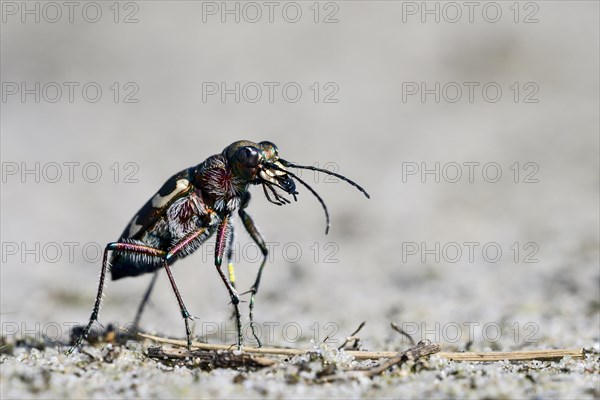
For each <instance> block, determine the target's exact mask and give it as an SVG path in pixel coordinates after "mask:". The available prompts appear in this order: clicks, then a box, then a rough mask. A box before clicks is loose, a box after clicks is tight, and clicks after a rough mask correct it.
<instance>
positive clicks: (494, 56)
mask: <svg viewBox="0 0 600 400" xmlns="http://www.w3.org/2000/svg"><path fill="white" fill-rule="evenodd" d="M75 3H76V4H75V6H74V8H73V9H72V18H71V17H70V15H69V8H68V7H67V6H65V5H63V4H62V3H56V4H58V5H59V6H58V8H57V7H55V6H52V5H50V6H48V4H49V3H44V2H27V3H21V2H2V18H3V20H2V27H1V35H2V38H1V46H2V47H1V58H2V60H1V69H2V72H1V75H2V76H1V80H2V96H3V97H2V103H1V137H2V138H1V147H2V151H1V155H2V173H3V176H2V197H1V200H2V223H1V233H2V239H1V241H2V246H3V247H2V266H1V270H0V273H1V275H0V277H1V283H0V285H1V286H0V288H1V307H0V313H1V314H0V318H1V319H2V330H3V333H5V334H7V333H9V334H10V333H14V332H15V329H17V331H18V332H17V333H21V334H27V332H26V331H28V330H29V331H36V330H37V331H42V332H45V333H47V334H48V335H55V330H52V329H54V328H53V327H55V326H56V325H58V326H60V327H61V328H64V327H66V326H68V325H66V324H68V323H74V322H80V323H83V322H86V320H87V318H88V316H89V312H90V311H91V307H92V304H93V301H94V296H95V293H96V285H97V276H98V271H99V269H100V260H99V257H98V255H97V254H96V253H95V250H97V249H98V246H104V244H105V243H107V242H110V241H114V240H116V239H117V238H118V237H119V235H120V233H121V232H122V230H123V228H124V227H125V226H126V225H127V223H128V222H129V220H130V218H131V217H132V216H133V215H134V214H135V213H136V211H137V210H138V209H139V208H140V207H141V206H142V205H143V204H144V202H145V201H146V200H147V199H149V198H150V197H151V196H153V195H154V193H155V192H156V191H157V190H158V188H159V187H160V186H161V185H162V184H163V182H164V181H165V180H166V179H167V178H168V177H170V176H171V175H172V174H174V173H176V172H178V171H180V170H182V169H184V168H187V167H189V166H192V165H195V164H198V163H200V162H201V161H203V160H204V159H205V158H207V157H208V156H210V155H212V154H215V153H218V152H221V151H222V149H223V148H224V147H226V146H227V145H228V144H230V143H231V142H233V141H235V140H239V139H249V140H254V141H261V140H270V141H273V142H275V143H276V144H277V145H278V146H279V149H280V154H281V155H282V157H284V158H286V159H290V160H293V161H296V162H298V163H304V164H308V165H317V163H318V165H320V166H321V167H323V166H329V167H337V168H339V171H338V172H340V173H342V174H344V175H346V176H348V177H350V178H351V179H354V180H356V181H357V182H359V183H360V184H362V185H363V186H364V187H365V188H366V189H367V190H368V191H369V193H370V194H371V197H372V198H371V199H370V200H367V199H365V198H364V197H363V196H362V195H361V194H360V193H359V192H357V191H356V190H354V189H353V188H352V187H350V186H348V185H346V184H344V183H342V182H337V183H331V182H323V179H324V176H321V177H320V178H319V180H318V182H317V179H316V178H315V176H314V175H313V174H312V173H307V172H305V173H304V174H303V177H305V178H306V179H307V181H308V182H310V183H311V185H313V187H314V188H315V189H316V190H317V191H318V192H319V193H320V194H321V195H322V196H323V198H324V199H325V200H326V202H327V204H328V206H329V208H330V212H331V217H332V228H331V232H330V234H329V235H328V236H325V235H324V218H323V211H322V210H321V208H320V206H319V204H318V202H317V201H316V200H315V199H314V198H313V197H312V196H311V195H310V193H308V192H307V191H306V190H305V189H304V188H300V191H301V193H300V196H299V201H298V203H293V204H292V205H289V206H286V207H276V206H274V205H271V204H269V203H268V202H267V201H266V200H265V199H264V196H263V194H262V192H261V190H260V189H259V188H257V189H254V190H253V194H254V196H253V201H252V204H251V205H250V208H249V211H250V213H251V215H252V216H253V217H254V219H255V221H256V223H257V224H258V226H259V227H260V229H261V231H262V233H263V235H264V236H265V238H266V239H267V240H268V241H270V242H277V245H276V246H275V250H274V252H273V260H272V262H270V263H269V264H268V265H267V267H266V270H265V274H264V279H263V282H262V287H261V290H260V292H259V294H258V296H257V305H256V317H257V321H258V322H259V323H262V324H265V323H267V324H268V323H273V324H276V323H279V324H280V325H278V326H277V325H272V326H275V328H274V334H275V337H274V338H273V340H272V341H270V342H269V341H268V342H267V344H279V345H281V344H284V345H291V346H294V345H299V344H295V343H293V341H292V340H289V339H290V336H291V337H296V335H295V334H294V332H293V331H290V332H286V331H285V329H284V326H286V324H288V325H289V324H297V326H299V327H300V328H301V331H302V333H301V335H300V336H301V338H300V339H299V343H300V344H303V345H307V344H308V341H309V340H310V339H311V338H312V339H317V340H323V339H324V338H325V336H326V335H327V334H333V336H334V338H336V339H339V340H343V338H344V337H345V336H346V335H348V334H349V333H350V332H351V331H352V330H354V328H355V327H356V326H358V324H359V323H360V322H361V321H363V320H366V321H367V325H366V327H365V328H364V330H363V331H362V332H361V336H362V337H363V338H364V340H365V345H366V346H369V347H378V348H381V346H382V345H383V346H387V345H390V346H395V345H398V343H399V342H400V341H401V339H402V338H401V337H400V336H398V335H397V334H395V333H394V332H392V331H391V329H389V323H390V322H396V323H398V324H404V325H403V326H404V327H405V328H406V329H407V330H410V331H411V332H413V333H414V334H415V337H416V338H417V339H420V338H425V337H427V338H429V339H432V340H437V341H440V342H442V343H445V344H447V345H451V346H455V347H458V348H464V346H466V345H467V342H469V341H472V342H473V348H475V349H486V348H492V349H511V348H512V349H514V348H521V347H538V348H540V347H551V346H563V347H564V346H590V345H592V344H593V343H597V341H598V336H599V335H598V323H599V319H598V318H599V317H598V312H599V307H600V300H599V276H600V274H599V270H598V262H599V260H598V241H599V237H598V235H599V233H598V231H599V226H598V225H599V213H598V202H599V199H598V197H599V194H598V193H599V181H598V168H599V162H598V149H599V143H598V142H599V135H598V132H599V111H598V110H599V101H598V92H599V82H598V70H599V65H598V48H599V42H598V38H599V32H598V11H599V10H598V3H597V2H589V1H579V2H578V1H574V2H571V1H552V2H550V1H544V2H524V3H514V2H497V3H493V4H492V5H491V6H490V3H487V2H482V3H477V4H476V7H475V8H474V9H472V15H469V8H468V7H467V6H466V5H464V4H463V3H453V4H455V5H457V6H455V5H452V6H447V4H446V3H440V2H427V3H422V2H387V1H386V2H366V1H352V2H320V3H314V2H293V3H290V2H282V3H280V2H275V3H274V6H273V8H269V7H271V6H267V5H265V4H264V3H262V2H258V3H242V2H226V3H222V2H187V1H175V2H167V1H151V2H150V1H147V2H146V1H141V2H140V1H138V2H124V3H118V5H117V6H115V4H114V3H113V2H98V3H94V4H95V5H92V6H89V5H87V3H83V2H82V3H79V2H75ZM515 4H516V5H515ZM23 7H27V9H24V8H23ZM36 7H37V8H36ZM27 10H33V11H31V12H27ZM227 10H230V11H231V10H233V11H231V12H227ZM269 10H270V11H271V12H272V15H271V16H269ZM298 10H299V11H300V13H301V14H298V13H297V12H298ZM427 10H430V11H431V10H433V11H431V12H430V13H428V12H427ZM498 10H499V11H500V14H497V11H498ZM98 11H99V12H100V13H101V14H98ZM257 11H259V12H260V14H257ZM457 11H459V12H460V13H461V14H460V15H459V14H457ZM57 12H60V15H59V14H57ZM36 18H39V22H36ZM70 18H71V19H72V22H71V21H70V20H69V19H70ZM236 18H239V22H236ZM270 18H272V21H270V20H269V19H270ZM436 19H438V20H439V22H438V21H436ZM296 20H297V21H296ZM53 21H54V22H53ZM94 21H96V22H94ZM253 21H255V22H253ZM293 21H296V22H293ZM315 21H316V22H315ZM236 82H239V85H240V86H239V90H237V95H238V96H239V102H236V99H235V96H236V93H235V92H236V89H235V88H236V86H235V85H236ZM436 83H439V89H438V90H436ZM222 84H223V85H225V86H224V88H225V89H229V90H232V89H233V92H230V94H225V95H224V96H225V97H224V101H222V98H221V95H222V92H221V88H222V86H221V85H222ZM36 85H39V86H36ZM286 85H287V86H286ZM422 85H424V86H422ZM469 85H471V86H469ZM57 87H60V88H61V92H60V93H59V92H58V91H57V90H56V88H57ZM69 87H72V88H73V92H72V98H69ZM98 87H99V88H100V89H101V94H98V93H96V90H97V88H98ZM257 87H259V88H261V90H262V92H261V95H260V97H259V96H258V92H256V88H257ZM269 87H272V88H273V98H272V99H269ZM284 87H285V88H286V91H284V90H283V88H284ZM457 87H459V88H461V90H462V93H460V94H459V93H458V92H456V88H457ZM469 87H472V88H473V97H472V98H469V93H468V88H469ZM484 87H485V88H487V89H486V91H485V92H484V91H483V88H484ZM84 88H85V90H84ZM215 88H217V89H218V90H219V92H217V93H216V94H213V92H214V90H215ZM297 88H300V90H301V94H300V95H299V96H297V94H296V92H295V91H296V90H297ZM496 88H500V89H501V91H502V94H501V97H499V98H496V94H495V93H494V90H496ZM422 89H425V90H430V92H425V94H423V91H422ZM488 89H489V91H488ZM28 90H29V91H28ZM211 90H212V91H211ZM415 90H417V92H416V93H415ZM436 92H437V93H436ZM427 93H429V94H427ZM436 95H437V96H439V99H438V100H439V101H436ZM36 96H37V97H39V98H38V99H36ZM422 96H424V97H422ZM37 100H39V101H37ZM255 100H256V101H255ZM271 100H272V101H271ZM296 100H297V101H296ZM254 101H255V102H254ZM65 163H66V164H65ZM328 163H329V164H328ZM436 163H437V164H436ZM465 163H479V164H465ZM515 163H517V164H515ZM488 164H489V165H491V167H493V168H492V169H488V170H486V173H485V174H484V173H483V172H482V171H483V166H485V165H488ZM57 165H58V166H59V168H58V169H57V167H56V166H57ZM69 165H71V166H72V168H73V172H74V174H73V176H72V179H69ZM436 165H439V175H440V177H439V182H436V177H435V175H434V174H425V175H421V172H422V169H423V167H424V168H427V169H435V167H436ZM456 165H458V166H460V167H461V171H462V175H461V178H460V179H453V178H454V176H455V172H454V171H455V170H456V168H455V167H456ZM467 165H474V167H473V168H474V175H473V179H471V180H472V182H470V180H469V177H468V176H467V173H468V167H467ZM84 167H85V170H84ZM415 167H416V168H418V171H415ZM498 167H499V169H500V170H501V172H502V175H501V176H500V177H498V178H497V179H496V178H495V173H494V171H496V170H497V169H498ZM36 168H37V172H35V171H36ZM453 168H454V170H453ZM26 169H30V170H33V171H34V172H31V173H24V170H26ZM97 170H99V171H101V173H102V175H101V176H100V177H98V178H97V179H96V177H95V175H96V173H95V172H96V171H97ZM56 171H60V174H61V175H60V177H58V178H57V177H56ZM413 172H415V173H414V174H413ZM517 172H518V173H517ZM36 180H39V182H37V181H36ZM96 180H97V181H96ZM452 180H458V182H455V183H453V182H451V181H452ZM494 180H497V181H496V182H491V181H494ZM54 181H56V182H54ZM71 181H72V182H71ZM115 181H116V182H115ZM238 228H241V226H240V225H238ZM242 230H243V229H238V230H237V232H236V240H237V241H239V243H240V246H239V249H250V250H251V248H250V247H248V244H249V243H250V239H249V237H248V235H247V234H245V233H243V232H242ZM436 243H437V244H438V246H439V248H438V250H436ZM464 243H476V244H474V245H473V246H474V253H473V257H472V258H470V257H469V254H468V249H469V248H468V247H466V245H465V244H464ZM515 243H516V244H515ZM486 244H488V245H491V246H492V250H494V249H496V248H500V249H501V250H502V254H501V257H500V258H499V259H498V260H497V261H496V262H491V261H490V257H491V258H494V257H495V256H494V255H493V252H490V253H489V254H492V256H490V257H487V256H484V254H482V248H483V247H484V246H485V245H486ZM286 245H287V247H285V246H286ZM244 246H246V247H244ZM290 246H291V247H290ZM284 247H285V248H286V249H288V250H289V253H286V252H284ZM457 247H458V248H460V249H461V251H462V255H460V256H459V257H458V258H455V253H454V251H455V250H456V248H457ZM488 247H489V246H488ZM488 247H486V248H488ZM71 248H72V249H73V253H72V254H70V251H69V249H71ZM297 248H300V249H301V251H302V255H301V256H300V257H295V255H294V252H293V250H294V249H297ZM31 249H33V250H31ZM57 249H58V251H57ZM84 249H86V250H87V251H88V254H85V252H84V251H83V250H84ZM317 249H318V252H317ZM428 249H429V250H431V249H433V252H428ZM29 250H31V251H29ZM240 252H242V251H241V250H240ZM327 256H331V258H327ZM436 256H438V257H439V259H437V260H436ZM528 256H529V258H527V257H528ZM423 258H424V259H423ZM327 261H334V262H327ZM526 261H530V262H526ZM258 265H259V263H258V261H257V260H256V259H255V257H254V253H253V252H251V251H248V252H247V253H246V254H245V255H242V256H241V259H239V261H238V262H236V267H237V277H238V284H239V287H240V289H241V290H244V289H247V288H249V287H250V285H251V283H252V281H253V279H254V276H255V274H256V270H257V268H258ZM174 273H175V276H176V280H177V282H178V283H179V286H180V289H181V291H182V294H183V297H184V299H185V301H186V303H187V305H188V308H189V310H190V312H192V314H194V315H196V316H198V317H199V318H200V319H199V320H198V322H197V323H196V332H197V333H202V330H203V329H204V330H206V329H205V328H206V326H203V325H202V323H209V324H210V323H212V324H218V325H220V324H222V323H224V322H227V328H226V330H227V329H229V330H232V329H233V326H234V325H233V324H232V322H231V321H230V320H228V318H229V315H230V312H231V311H230V308H229V306H228V303H229V299H228V296H227V294H226V291H225V289H224V288H223V285H222V283H221V282H220V280H219V278H218V276H217V274H216V273H215V271H214V266H213V264H212V260H211V257H210V252H209V250H208V248H207V249H202V250H201V251H199V252H198V254H196V255H193V256H190V257H188V258H186V259H185V260H183V261H180V262H179V263H177V264H176V267H175V269H174ZM149 279H150V276H144V277H139V278H136V279H124V280H120V281H116V282H110V281H109V282H108V286H107V290H106V297H105V301H104V306H103V309H102V312H101V315H100V321H101V322H102V323H104V324H106V323H108V322H111V321H112V322H118V323H120V324H124V323H126V322H129V321H131V319H132V318H133V315H134V314H135V309H136V307H137V305H138V301H139V299H140V298H141V295H142V293H143V291H144V288H145V286H146V285H147V283H148V282H149ZM246 305H247V303H245V304H244V308H243V312H244V316H245V317H247V308H246ZM246 322H247V320H246ZM327 323H333V325H331V324H330V325H327ZM436 324H437V325H436ZM142 326H143V328H145V329H148V330H156V331H158V332H160V333H163V334H169V335H175V336H179V337H182V336H183V333H184V331H183V324H182V322H181V319H180V315H179V312H178V309H177V305H176V302H175V301H174V296H173V295H172V293H171V290H170V287H169V285H168V282H167V280H166V279H165V276H161V279H160V280H159V283H158V284H157V289H156V290H155V293H154V295H153V297H152V304H151V306H150V307H149V308H148V310H147V313H146V314H145V316H144V318H143V322H142ZM295 326H296V325H294V327H295ZM15 327H17V328H15ZM332 327H333V328H332ZM415 327H418V328H417V329H416V330H415ZM456 327H458V329H459V331H458V333H455V330H454V329H455V328H456ZM496 327H500V329H501V332H500V334H499V335H498V334H497V333H496V332H495V330H494V329H495V328H496ZM488 328H489V329H491V330H488ZM286 329H287V328H286ZM294 329H295V328H294ZM334 330H336V331H335V332H334ZM425 331H428V332H429V333H427V332H425ZM315 332H318V334H315ZM221 333H222V332H221ZM225 333H226V335H225V336H223V335H222V334H220V335H215V336H213V337H210V338H209V339H210V340H212V341H215V342H221V341H226V342H233V340H234V339H233V334H232V333H231V332H229V333H227V332H225ZM30 334H31V333H30ZM62 334H63V336H65V337H66V331H63V332H62ZM457 335H458V336H457Z"/></svg>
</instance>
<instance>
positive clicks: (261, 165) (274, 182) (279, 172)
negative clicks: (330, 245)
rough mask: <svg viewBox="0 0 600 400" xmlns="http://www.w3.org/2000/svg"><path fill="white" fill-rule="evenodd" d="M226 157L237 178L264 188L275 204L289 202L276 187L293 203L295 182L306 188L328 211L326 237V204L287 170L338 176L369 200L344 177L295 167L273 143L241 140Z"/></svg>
mask: <svg viewBox="0 0 600 400" xmlns="http://www.w3.org/2000/svg"><path fill="white" fill-rule="evenodd" d="M223 155H224V156H225V157H226V158H227V161H228V163H229V166H230V168H231V171H232V172H233V174H234V175H235V176H236V178H238V179H242V180H244V181H245V182H247V183H252V184H255V185H262V187H263V191H264V192H265V196H266V197H267V200H268V201H270V202H271V203H273V204H277V205H279V206H282V205H284V204H287V203H290V201H289V200H288V199H287V198H285V197H283V196H282V195H281V194H279V192H278V191H277V188H279V189H282V190H283V191H284V192H286V193H287V194H291V195H292V196H294V200H296V195H297V194H298V192H296V183H295V182H294V180H296V181H298V182H299V183H300V184H301V185H303V186H304V187H306V188H307V189H308V190H309V191H310V192H311V193H312V194H313V195H314V196H315V197H316V198H317V200H319V203H321V206H322V207H323V210H324V211H325V219H326V227H325V234H327V232H328V231H329V212H328V211H327V206H326V205H325V202H324V201H323V199H322V198H321V196H319V194H318V193H317V192H316V191H315V190H314V189H313V188H312V187H311V186H310V185H309V184H308V183H306V182H305V181H303V180H302V178H300V177H299V176H298V175H296V174H294V173H293V172H291V171H289V170H288V168H298V169H308V170H312V171H317V172H321V173H324V174H328V175H332V176H335V177H337V178H340V179H341V180H343V181H346V182H347V183H349V184H350V185H352V186H354V187H355V188H357V189H358V190H360V191H361V192H362V193H363V194H364V195H365V196H366V197H367V198H370V197H369V194H368V193H367V192H366V191H365V189H363V188H362V187H361V186H359V185H358V184H357V183H356V182H354V181H352V180H350V179H348V178H346V177H345V176H343V175H340V174H338V173H335V172H332V171H328V170H326V169H321V168H317V167H312V166H306V165H299V164H295V163H292V162H289V161H286V160H284V159H282V158H279V151H278V149H277V146H275V145H274V144H273V143H271V142H267V141H265V142H260V143H254V142H250V141H248V140H240V141H238V142H234V143H232V144H230V145H229V146H227V148H226V149H225V150H223ZM271 196H273V197H271Z"/></svg>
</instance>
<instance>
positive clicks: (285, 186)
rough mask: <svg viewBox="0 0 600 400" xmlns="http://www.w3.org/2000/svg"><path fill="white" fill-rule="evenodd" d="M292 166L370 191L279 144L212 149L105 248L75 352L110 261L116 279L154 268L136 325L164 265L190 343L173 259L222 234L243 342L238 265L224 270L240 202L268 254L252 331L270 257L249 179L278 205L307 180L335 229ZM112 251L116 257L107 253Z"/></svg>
mask: <svg viewBox="0 0 600 400" xmlns="http://www.w3.org/2000/svg"><path fill="white" fill-rule="evenodd" d="M289 168H298V169H308V170H313V171H318V172H322V173H325V174H329V175H333V176H335V177H337V178H340V179H342V180H344V181H346V182H348V183H349V184H351V185H352V186H354V187H356V188H357V189H358V190H360V191H361V192H362V193H363V194H364V195H365V196H366V197H367V198H369V197H370V196H369V194H368V193H367V192H366V191H365V190H364V189H363V188H362V187H360V186H359V185H358V184H356V183H355V182H353V181H351V180H350V179H348V178H346V177H344V176H342V175H340V174H337V173H334V172H331V171H328V170H325V169H320V168H316V167H312V166H303V165H298V164H295V163H292V162H289V161H286V160H284V159H282V158H280V157H279V151H278V149H277V146H275V144H273V143H271V142H268V141H263V142H260V143H254V142H251V141H248V140H240V141H237V142H234V143H232V144H231V145H229V146H227V147H226V148H225V150H223V152H222V153H220V154H216V155H213V156H210V157H209V158H207V159H206V160H205V161H204V162H202V163H201V164H198V165H196V166H194V167H191V168H188V169H186V170H183V171H181V172H179V173H177V174H175V175H174V176H172V177H171V178H170V179H169V180H167V182H166V183H165V184H164V185H163V186H162V188H161V189H160V190H159V191H158V192H157V193H156V194H155V195H154V197H152V198H151V199H150V200H149V201H148V202H147V203H146V204H145V205H144V206H143V207H142V208H141V209H140V211H139V212H138V213H137V214H136V215H135V216H134V217H133V219H132V220H131V222H130V223H129V225H128V227H127V228H126V229H125V231H124V232H123V234H122V235H121V237H120V238H119V240H118V241H117V242H112V243H109V244H108V245H107V246H106V248H105V249H104V255H103V259H102V270H101V272H100V281H99V283H98V292H97V295H96V301H95V303H94V308H93V310H92V314H91V316H90V319H89V322H88V323H87V325H86V326H85V327H84V329H83V331H82V332H81V334H80V336H79V337H78V339H77V340H76V341H75V343H74V345H73V346H72V347H71V348H70V349H69V351H68V352H69V353H70V352H72V351H73V350H74V349H75V348H76V347H78V346H79V345H80V344H81V342H82V341H83V339H85V338H86V337H87V335H88V334H89V332H90V329H91V327H92V325H93V324H94V322H96V321H97V320H98V314H99V312H100V305H101V302H102V295H103V291H104V283H105V279H106V274H107V270H108V267H109V265H110V266H111V268H110V272H111V277H112V279H113V280H116V279H121V278H124V277H128V276H137V275H141V274H145V273H151V272H153V273H154V277H153V279H152V281H151V283H150V286H149V288H148V290H147V291H146V294H145V295H144V299H143V301H142V304H141V305H140V307H139V308H138V313H137V316H136V320H135V321H136V322H135V324H136V327H137V322H138V321H139V317H140V314H141V311H142V309H143V307H144V304H145V302H146V301H147V300H148V297H149V295H150V292H151V290H152V287H153V285H154V282H155V280H156V276H157V273H158V271H159V269H161V268H164V270H165V271H166V273H167V277H168V278H169V281H170V283H171V287H172V288H173V292H174V293H175V297H176V298H177V302H178V304H179V309H180V311H181V315H182V317H183V320H184V322H185V333H186V339H187V345H188V348H190V347H191V343H192V335H191V330H190V325H189V320H190V319H191V318H192V316H191V314H190V313H189V312H188V311H187V308H186V306H185V304H184V302H183V299H182V297H181V294H180V293H179V289H178V288H177V285H176V283H175V279H174V278H173V274H172V272H171V266H172V265H173V263H174V262H175V261H177V260H178V259H181V258H183V257H185V256H187V255H190V254H192V253H193V252H195V251H196V250H197V249H198V248H199V247H200V246H201V245H202V243H204V242H205V241H206V240H207V239H208V238H209V237H210V236H212V235H213V234H215V235H216V245H215V266H216V269H217V272H218V273H219V276H220V277H221V280H222V281H223V283H224V284H225V287H226V288H227V291H228V293H229V296H230V297H231V303H232V305H233V308H234V315H235V320H236V327H237V346H238V348H241V347H242V329H241V328H242V326H241V316H240V310H239V303H240V298H239V295H238V293H237V291H236V289H235V286H234V282H233V280H234V279H233V276H234V274H233V265H232V264H231V263H230V264H229V268H230V270H229V278H228V277H227V276H226V275H225V274H224V273H223V271H222V269H221V264H222V262H223V257H224V255H225V254H226V253H228V256H229V257H230V256H231V247H229V248H228V245H230V244H231V236H232V234H233V214H234V211H235V210H236V209H237V211H238V215H239V217H240V219H241V221H242V224H243V225H244V228H245V229H246V231H248V233H249V234H250V236H251V237H252V239H253V240H254V242H255V243H256V244H257V245H258V247H259V248H260V250H261V252H262V255H263V260H262V262H261V264H260V267H259V269H258V273H257V276H256V280H255V282H254V285H252V287H251V288H250V290H249V291H248V292H246V293H250V301H249V319H250V326H251V329H252V334H253V335H254V337H255V339H256V340H257V341H258V345H259V346H260V345H261V343H260V340H259V338H258V337H257V335H256V332H255V331H254V324H253V310H254V299H255V296H256V293H257V292H258V288H259V285H260V279H261V276H262V272H263V269H264V266H265V263H266V261H267V259H268V249H267V246H266V244H265V241H264V239H263V237H262V236H261V234H260V233H259V232H258V230H257V229H256V226H255V225H254V222H253V220H252V218H251V217H250V216H249V215H248V213H246V207H247V206H248V203H249V201H250V192H249V189H250V186H251V185H261V186H262V189H263V192H264V194H265V197H266V198H267V200H268V201H269V202H271V203H273V204H276V205H284V204H288V203H290V200H289V199H288V198H286V197H284V196H283V195H282V194H281V193H280V192H278V191H277V189H281V190H283V191H284V192H285V193H286V194H288V195H291V196H292V197H293V198H294V200H296V195H297V194H298V192H297V191H296V183H295V181H298V182H299V183H300V184H302V185H303V186H304V187H306V188H307V189H308V190H309V191H310V192H311V193H312V194H313V195H314V196H315V197H316V198H317V200H318V201H319V202H320V203H321V206H322V207H323V210H324V211H325V217H326V229H325V233H326V234H327V232H328V231H329V213H328V211H327V207H326V205H325V203H324V201H323V199H322V198H321V197H320V196H319V195H318V194H317V192H316V191H315V190H314V189H313V188H312V187H310V185H308V184H307V183H306V182H305V181H303V180H302V179H301V178H300V177H299V176H298V175H296V174H294V173H292V172H291V171H289ZM109 254H110V257H109Z"/></svg>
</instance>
